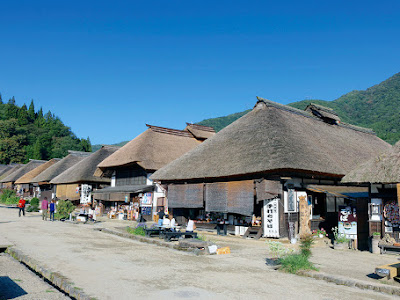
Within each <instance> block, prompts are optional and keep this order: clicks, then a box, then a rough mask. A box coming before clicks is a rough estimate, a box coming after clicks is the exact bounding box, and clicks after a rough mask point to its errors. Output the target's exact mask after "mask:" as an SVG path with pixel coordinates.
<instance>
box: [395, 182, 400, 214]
mask: <svg viewBox="0 0 400 300" xmlns="http://www.w3.org/2000/svg"><path fill="white" fill-rule="evenodd" d="M396 187H397V204H398V205H399V209H400V183H398V184H396Z"/></svg>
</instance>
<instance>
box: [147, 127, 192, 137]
mask: <svg viewBox="0 0 400 300" xmlns="http://www.w3.org/2000/svg"><path fill="white" fill-rule="evenodd" d="M146 126H147V127H149V129H151V130H152V131H154V132H158V133H165V134H172V135H178V136H184V137H190V138H193V135H192V134H191V133H190V132H187V131H184V130H180V129H172V128H167V127H160V126H154V125H149V124H146Z"/></svg>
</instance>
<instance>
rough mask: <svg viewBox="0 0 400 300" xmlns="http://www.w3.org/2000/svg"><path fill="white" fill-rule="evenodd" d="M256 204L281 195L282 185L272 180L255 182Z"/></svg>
mask: <svg viewBox="0 0 400 300" xmlns="http://www.w3.org/2000/svg"><path fill="white" fill-rule="evenodd" d="M256 191H257V202H260V201H263V200H268V199H274V198H276V197H278V196H279V194H281V193H282V184H281V183H280V182H279V181H274V180H265V179H264V180H261V181H257V182H256Z"/></svg>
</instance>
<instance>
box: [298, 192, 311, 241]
mask: <svg viewBox="0 0 400 300" xmlns="http://www.w3.org/2000/svg"><path fill="white" fill-rule="evenodd" d="M299 211H300V237H304V236H307V235H310V234H311V229H310V225H309V224H310V213H311V211H310V206H309V205H308V202H307V197H306V196H300V197H299Z"/></svg>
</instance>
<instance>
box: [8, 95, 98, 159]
mask: <svg viewBox="0 0 400 300" xmlns="http://www.w3.org/2000/svg"><path fill="white" fill-rule="evenodd" d="M68 150H77V151H86V152H90V151H91V143H90V140H89V138H87V139H80V138H77V137H76V136H75V134H74V133H73V132H72V131H71V128H70V127H68V126H66V125H64V123H63V122H62V121H61V120H60V118H58V117H57V116H56V115H54V114H53V113H52V112H51V111H48V112H47V113H46V114H44V113H43V109H42V108H40V109H39V110H35V105H34V102H33V100H32V101H31V103H30V105H29V107H27V105H26V104H23V105H22V106H18V105H16V103H15V98H14V97H12V98H11V99H9V100H8V101H7V103H3V99H2V97H1V94H0V163H1V164H9V163H26V162H28V161H29V159H42V160H48V159H51V158H56V157H58V158H62V157H64V156H65V155H67V154H68Z"/></svg>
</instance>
